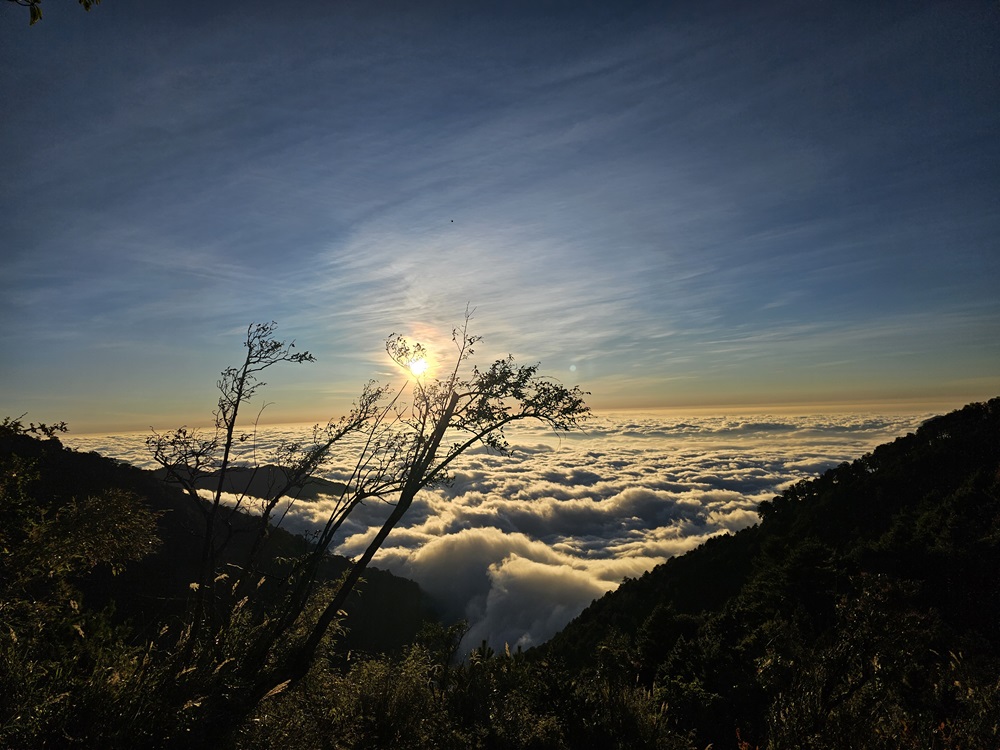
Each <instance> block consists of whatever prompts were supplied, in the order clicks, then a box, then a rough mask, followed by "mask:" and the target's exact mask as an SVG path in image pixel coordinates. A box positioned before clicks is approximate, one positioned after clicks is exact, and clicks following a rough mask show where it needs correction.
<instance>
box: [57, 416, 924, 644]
mask: <svg viewBox="0 0 1000 750" xmlns="http://www.w3.org/2000/svg"><path fill="white" fill-rule="evenodd" d="M927 416H928V415H912V414H911V415H891V416H873V415H853V414H839V415H818V416H817V415H813V416H787V415H780V416H775V415H752V416H747V415H741V416H738V417H724V416H716V417H705V416H697V417H695V416H686V417H684V418H678V417H677V416H676V415H673V414H669V413H666V412H662V413H644V414H638V413H631V414H625V413H622V414H612V415H606V416H603V417H599V418H595V419H594V420H593V421H592V422H591V423H590V425H589V426H588V429H587V431H586V432H582V433H577V434H571V435H564V436H556V435H553V434H552V433H550V432H547V431H546V430H544V429H541V428H534V427H526V428H522V429H520V430H519V431H517V432H516V433H513V434H512V435H510V438H511V444H512V446H513V453H512V455H510V456H497V455H491V454H490V453H488V452H487V451H485V450H483V449H477V450H472V451H469V453H468V454H467V455H466V456H465V457H464V460H462V461H461V462H460V463H459V464H458V466H457V469H456V471H455V477H454V481H453V482H452V483H451V484H450V485H449V486H446V487H441V488H437V489H434V490H431V491H427V492H424V493H422V494H421V495H420V496H418V498H417V499H416V501H415V502H414V504H413V506H412V507H411V509H410V512H409V513H408V515H407V516H406V517H405V518H404V519H403V521H402V522H401V524H400V525H399V526H398V527H397V528H396V529H395V530H394V531H393V533H392V534H391V535H390V537H389V538H388V540H387V542H386V544H385V545H384V546H383V548H382V550H381V551H380V552H379V554H378V556H377V557H376V564H377V565H378V566H379V567H383V568H387V569H389V570H392V571H393V572H395V573H398V574H400V575H403V576H407V577H409V578H412V579H414V580H416V581H417V582H419V583H420V585H421V586H422V587H423V588H424V589H425V590H426V591H427V592H428V594H430V596H431V597H433V599H434V600H435V602H437V604H438V606H439V608H440V610H441V612H442V615H443V616H445V617H447V618H452V619H458V618H465V619H467V620H468V622H469V625H470V630H469V633H468V635H467V636H466V642H465V645H466V646H468V647H472V646H474V645H476V644H477V643H479V642H480V641H482V640H484V639H485V640H487V641H489V642H490V643H491V644H493V645H494V646H501V647H502V645H503V644H504V643H509V644H511V645H512V646H514V645H521V646H525V647H528V646H531V645H535V644H537V643H541V642H543V641H545V640H546V639H548V638H549V637H551V636H552V635H553V634H554V633H555V632H557V631H558V630H559V629H560V628H562V627H563V626H564V625H565V624H566V623H567V622H568V621H569V620H571V619H572V618H573V617H575V616H576V615H577V614H578V613H579V612H580V611H581V610H582V609H583V608H584V607H585V606H587V604H588V603H590V602H591V601H592V600H593V599H594V598H596V597H599V596H601V595H602V594H603V593H604V592H606V591H608V590H610V589H613V588H615V587H616V586H617V585H618V584H619V583H620V582H621V580H622V578H624V577H626V576H627V577H634V576H637V575H641V574H642V573H643V572H645V571H646V570H649V569H650V568H652V567H653V566H654V565H657V564H658V563H660V562H663V561H664V560H666V559H667V558H669V557H671V556H673V555H677V554H681V553H683V552H686V551H687V550H689V549H692V548H693V547H696V546H697V545H698V544H700V543H701V542H702V541H704V540H705V539H707V538H708V537H711V536H714V535H717V534H725V533H729V532H733V531H737V530H739V529H741V528H744V527H746V526H749V525H752V524H753V523H755V522H756V520H757V515H756V512H755V508H756V505H757V503H758V502H760V501H761V500H765V499H769V498H770V497H772V496H773V495H775V494H776V493H778V492H780V491H781V490H782V489H784V488H785V487H787V486H789V485H790V484H792V483H794V482H796V481H798V480H799V479H802V478H808V477H811V476H815V475H816V474H818V473H821V472H822V471H824V470H825V469H828V468H830V467H833V466H835V465H837V464H839V463H841V462H842V461H846V460H851V459H853V458H856V457H858V456H860V455H862V454H863V453H865V452H866V451H868V450H870V449H871V448H872V447H874V446H875V445H877V444H879V443H882V442H886V441H888V440H891V439H892V438H894V437H896V436H898V435H902V434H905V433H906V432H908V431H911V430H913V429H915V428H916V426H917V425H919V423H920V422H921V421H922V420H923V419H925V418H926V417H927ZM302 433H303V428H302V427H301V426H292V427H282V428H272V429H269V430H268V431H267V432H266V433H265V434H264V435H263V436H262V437H261V440H260V441H259V443H258V446H257V450H258V455H266V453H267V449H268V446H269V445H271V444H274V443H275V442H277V441H278V440H280V439H282V438H286V437H289V436H293V435H297V436H300V437H301V435H302ZM142 437H143V436H142V435H137V434H130V435H121V436H102V437H95V436H85V437H75V438H74V437H68V438H67V443H68V444H70V445H72V446H74V447H77V448H79V449H81V450H96V451H98V452H100V453H102V454H105V455H109V456H114V457H117V458H122V459H126V460H130V461H132V462H134V463H137V464H139V465H149V461H148V457H147V456H146V455H144V453H143V447H142ZM351 459H352V456H351V455H350V454H349V453H344V454H339V455H338V456H336V457H334V460H333V462H332V464H331V466H330V467H329V468H328V470H327V472H326V474H325V476H327V477H328V478H330V479H334V480H337V479H344V478H345V477H346V476H347V475H348V474H349V465H350V462H351ZM331 506H332V502H331V501H329V500H327V499H326V498H323V497H321V498H320V499H319V500H317V501H316V502H310V503H305V502H297V503H294V504H292V506H291V507H290V508H289V509H288V513H287V515H286V516H285V520H284V524H285V525H286V526H287V527H289V528H290V529H292V530H295V531H308V530H310V529H314V528H316V526H317V525H318V524H320V523H322V522H324V521H325V519H326V515H327V513H328V511H329V509H330V507H331ZM388 511H389V508H388V506H385V505H383V504H380V503H371V504H368V505H366V506H364V507H362V508H359V510H358V511H357V512H356V513H355V514H354V515H353V516H352V517H351V519H350V520H349V521H348V522H347V523H346V524H345V525H344V529H343V532H342V538H341V539H339V540H338V546H337V550H336V551H337V552H339V553H341V554H344V555H347V556H355V555H358V554H360V553H361V552H362V551H363V550H364V548H365V546H366V544H367V543H368V541H369V540H370V539H371V537H372V536H373V535H374V533H375V531H376V529H377V528H378V526H379V525H381V523H382V521H383V519H384V518H385V516H386V515H387V513H388Z"/></svg>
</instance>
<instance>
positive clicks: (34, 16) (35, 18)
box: [7, 0, 101, 26]
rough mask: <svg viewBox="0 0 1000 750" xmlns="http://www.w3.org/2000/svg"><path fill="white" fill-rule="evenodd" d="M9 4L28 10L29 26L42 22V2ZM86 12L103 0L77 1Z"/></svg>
mask: <svg viewBox="0 0 1000 750" xmlns="http://www.w3.org/2000/svg"><path fill="white" fill-rule="evenodd" d="M7 2H11V3H14V4H15V5H20V6H22V7H25V8H27V9H28V24H29V25H31V26H34V25H35V24H36V23H38V22H39V21H41V20H42V0H7ZM77 2H79V3H80V5H82V6H83V9H84V10H90V9H91V8H93V7H94V6H95V5H100V4H101V0H77Z"/></svg>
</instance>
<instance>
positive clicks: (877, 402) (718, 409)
mask: <svg viewBox="0 0 1000 750" xmlns="http://www.w3.org/2000/svg"><path fill="white" fill-rule="evenodd" d="M990 398H993V396H990V397H987V398H982V399H977V398H964V399H961V398H953V399H948V398H940V397H933V398H932V397H928V398H896V399H867V400H864V399H862V400H859V399H854V400H850V401H800V402H794V401H793V402H765V403H751V404H747V403H718V404H683V405H680V404H679V405H659V406H615V407H594V408H593V409H592V413H593V414H594V415H595V416H598V417H600V416H603V415H613V414H640V413H650V412H653V413H666V412H669V413H674V414H692V415H700V416H701V415H720V416H721V415H725V414H739V415H748V414H765V413H769V412H771V413H780V414H785V415H791V414H796V415H807V414H847V413H871V414H875V413H888V414H906V413H909V414H914V413H920V412H928V413H930V412H933V413H940V414H945V413H948V412H951V411H955V410H956V409H961V408H962V407H964V406H966V405H968V404H970V403H977V402H981V401H987V400H989V399H990ZM325 423H326V422H325V421H317V420H315V419H298V418H294V417H292V418H277V419H273V420H267V421H261V422H259V423H258V426H259V427H262V428H268V427H283V426H291V425H315V424H325ZM68 426H69V433H70V434H71V435H74V436H80V437H83V436H88V435H110V434H112V433H148V432H149V431H150V430H151V429H152V426H151V425H147V426H145V427H135V426H122V425H120V424H119V426H108V427H96V428H95V427H89V426H88V427H87V428H86V430H85V431H76V430H74V429H73V425H72V422H68ZM181 426H185V427H189V428H191V429H197V430H205V429H210V428H211V427H212V426H213V422H212V421H211V420H204V419H202V420H197V421H190V422H185V421H183V420H181V421H180V422H179V423H177V424H176V425H174V426H171V427H169V428H165V429H167V430H173V429H177V428H178V427H181Z"/></svg>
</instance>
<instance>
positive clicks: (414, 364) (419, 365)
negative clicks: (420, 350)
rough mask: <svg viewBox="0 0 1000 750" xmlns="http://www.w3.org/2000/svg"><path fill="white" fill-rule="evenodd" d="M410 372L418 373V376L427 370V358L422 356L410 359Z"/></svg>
mask: <svg viewBox="0 0 1000 750" xmlns="http://www.w3.org/2000/svg"><path fill="white" fill-rule="evenodd" d="M410 372H412V373H413V374H414V375H416V376H417V377H418V378H419V377H420V376H421V375H423V374H424V373H425V372H427V360H426V359H424V358H423V357H421V358H420V359H413V360H410Z"/></svg>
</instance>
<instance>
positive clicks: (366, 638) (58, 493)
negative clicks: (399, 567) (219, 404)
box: [0, 434, 432, 652]
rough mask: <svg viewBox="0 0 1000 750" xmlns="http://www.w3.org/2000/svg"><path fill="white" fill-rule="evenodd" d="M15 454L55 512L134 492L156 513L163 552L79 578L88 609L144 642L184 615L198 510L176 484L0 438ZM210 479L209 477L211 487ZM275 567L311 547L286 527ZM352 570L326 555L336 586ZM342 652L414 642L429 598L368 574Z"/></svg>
mask: <svg viewBox="0 0 1000 750" xmlns="http://www.w3.org/2000/svg"><path fill="white" fill-rule="evenodd" d="M10 455H17V456H20V457H22V458H24V459H28V460H30V461H32V462H33V464H34V467H35V469H36V470H37V472H38V474H39V479H38V482H39V483H40V484H39V485H38V486H36V488H35V493H36V494H38V495H45V496H49V497H52V498H54V500H53V502H54V503H55V504H56V505H59V504H65V503H69V502H71V501H72V499H73V498H84V497H87V496H91V495H99V494H100V493H102V492H104V491H106V490H108V489H111V488H117V489H123V490H128V491H131V492H134V493H136V494H137V495H138V496H139V497H140V498H142V499H143V501H144V502H145V503H146V504H148V506H149V507H150V508H151V509H152V510H153V511H155V512H156V513H157V515H158V517H157V528H156V533H157V535H158V536H159V538H160V539H161V541H162V545H161V547H160V548H159V550H158V551H157V552H155V553H153V554H150V555H147V556H146V557H144V558H142V559H141V560H137V561H135V562H132V563H130V564H129V565H128V566H126V567H125V569H124V570H123V571H122V572H121V573H120V574H118V575H114V576H113V575H111V571H110V570H109V569H106V568H97V569H95V570H93V571H91V572H90V573H89V574H88V575H87V576H86V577H84V578H83V579H82V580H80V581H79V586H80V588H81V590H82V591H83V593H84V594H85V597H86V601H87V604H88V606H90V607H92V608H100V607H101V606H103V605H106V604H114V606H115V609H116V612H117V616H118V618H119V619H122V620H124V619H129V620H131V621H132V622H133V624H134V625H136V626H137V629H136V632H137V636H138V637H140V638H141V637H149V636H151V635H152V634H154V633H155V632H156V630H158V629H159V628H160V627H161V626H162V624H163V622H165V621H169V620H170V619H171V618H172V617H175V616H177V615H179V614H180V613H181V612H182V611H183V608H184V606H185V603H186V602H187V601H188V599H189V594H190V588H189V586H190V583H191V582H192V581H194V580H196V579H197V577H198V565H199V562H200V555H201V534H200V533H199V530H200V529H202V528H204V524H203V519H202V515H201V512H200V511H199V510H198V508H196V507H195V505H194V502H193V500H192V499H191V498H190V497H189V496H187V495H185V494H184V493H183V492H182V491H181V490H180V489H179V488H178V487H177V486H174V485H169V484H166V483H164V482H163V481H162V479H161V476H160V475H159V474H158V473H157V472H152V471H146V470H142V469H138V468H136V467H134V466H131V465H129V464H126V463H124V462H121V461H115V460H112V459H109V458H105V457H103V456H100V455H98V454H96V453H80V452H77V451H73V450H70V449H67V448H65V447H63V446H62V444H61V443H60V442H59V440H58V439H55V438H53V439H49V440H37V439H35V438H33V437H30V436H28V435H18V434H0V456H10ZM275 471H277V472H280V471H281V470H280V469H277V468H276V467H261V469H260V470H258V471H257V472H252V471H251V470H248V469H236V470H232V471H231V472H230V476H229V477H228V478H227V482H228V484H227V489H228V490H229V491H232V492H242V491H246V492H248V494H257V493H259V492H260V491H261V490H262V489H265V487H266V485H267V483H268V482H270V481H271V479H273V473H274V472H275ZM211 480H212V475H206V477H205V480H204V481H205V483H206V486H214V485H210V484H209V483H210V482H211ZM338 489H339V485H337V484H336V483H334V482H328V481H325V480H316V481H315V482H311V483H310V484H308V485H307V486H306V487H305V488H304V489H303V491H302V493H301V495H300V497H301V498H302V499H305V500H309V499H314V498H315V497H316V495H317V493H319V492H325V493H332V492H335V491H338ZM254 531H255V529H254V528H253V519H252V517H251V516H250V515H244V514H239V515H237V516H236V519H235V522H234V526H233V533H232V541H231V543H230V546H229V548H228V549H227V552H226V554H225V556H224V558H223V560H222V563H223V564H225V563H226V562H230V561H233V562H235V561H239V560H242V559H244V558H245V556H246V552H247V549H248V545H249V544H250V543H251V541H252V539H253V532H254ZM268 544H269V552H268V558H269V560H270V561H272V562H273V561H276V560H281V559H282V558H294V557H296V556H298V555H300V554H301V553H303V552H304V551H305V550H306V549H307V548H308V544H309V542H308V541H307V540H306V539H304V538H302V537H300V536H296V535H293V534H291V533H288V532H286V531H284V530H282V529H280V528H276V529H273V530H272V532H271V535H270V538H269V540H268ZM347 568H348V561H347V560H346V559H345V558H342V557H338V556H333V555H330V556H329V557H328V559H327V560H326V562H325V565H324V566H323V567H322V569H321V572H320V575H319V581H320V582H322V581H334V580H336V579H338V578H339V577H340V576H341V575H343V573H344V571H345V570H347ZM345 611H346V612H347V613H348V617H347V618H346V620H345V625H346V627H347V630H348V632H347V635H346V636H345V638H344V639H343V643H344V646H345V648H346V649H349V650H360V651H371V652H380V651H385V650H395V649H398V648H401V647H402V646H403V645H405V644H407V643H409V642H411V641H412V640H413V638H414V637H415V635H416V633H417V632H418V631H419V629H420V627H421V626H422V624H423V622H424V621H425V619H427V618H430V617H432V615H431V614H430V610H429V604H428V600H427V598H426V596H425V595H424V594H423V592H422V591H421V590H420V588H419V587H418V586H417V584H416V583H414V582H413V581H410V580H407V579H404V578H400V577H398V576H395V575H393V574H391V573H388V572H386V571H383V570H378V569H371V570H369V571H368V572H367V573H366V575H365V584H364V586H363V587H362V589H361V591H359V592H358V593H357V594H356V595H355V596H353V597H352V598H351V600H350V601H349V603H348V605H347V606H346V607H345Z"/></svg>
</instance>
